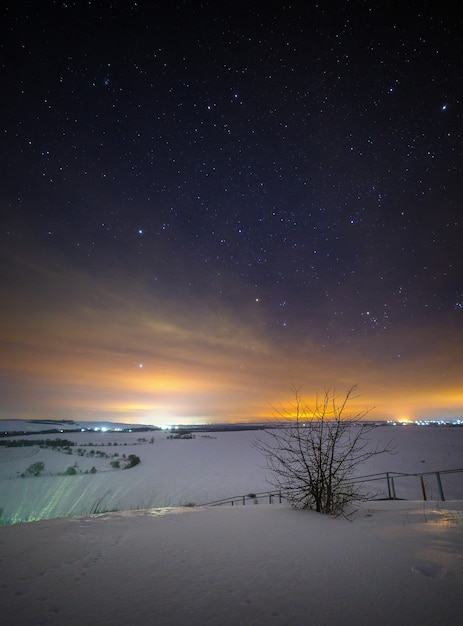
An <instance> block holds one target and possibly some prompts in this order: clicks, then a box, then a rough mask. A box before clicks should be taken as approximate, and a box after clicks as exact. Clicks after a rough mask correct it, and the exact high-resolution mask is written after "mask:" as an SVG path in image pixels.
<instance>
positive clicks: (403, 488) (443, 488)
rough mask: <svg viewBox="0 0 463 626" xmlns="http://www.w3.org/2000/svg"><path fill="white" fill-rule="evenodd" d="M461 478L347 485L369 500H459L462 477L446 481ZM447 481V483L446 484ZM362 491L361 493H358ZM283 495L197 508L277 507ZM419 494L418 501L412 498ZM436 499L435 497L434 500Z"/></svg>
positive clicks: (398, 477)
mask: <svg viewBox="0 0 463 626" xmlns="http://www.w3.org/2000/svg"><path fill="white" fill-rule="evenodd" d="M457 475H463V468H459V469H451V470H440V471H437V472H435V471H433V472H418V473H415V474H407V473H404V472H381V473H379V474H368V475H367V476H358V477H355V478H353V479H352V480H351V481H350V482H351V484H355V485H359V491H360V492H362V491H363V492H364V493H363V495H364V496H365V497H366V498H367V499H369V500H418V499H422V500H428V499H431V500H442V501H445V499H446V497H447V499H453V500H463V476H458V479H457V480H453V481H448V480H447V479H448V478H450V477H454V476H457ZM446 481H447V482H446ZM373 484H375V485H378V487H377V488H376V492H375V493H370V492H369V491H368V488H369V487H370V485H372V486H375V485H373ZM362 487H364V488H365V489H363V490H362ZM287 493H288V492H287V491H286V492H285V491H275V490H273V491H261V492H259V493H248V494H247V495H244V496H233V497H231V498H223V499H221V500H214V501H213V502H206V503H205V504H203V505H201V506H221V505H223V504H231V505H232V506H233V505H235V504H240V505H245V504H246V503H252V504H258V503H259V502H262V501H265V502H268V504H273V503H274V502H278V503H279V504H281V503H282V502H283V500H286V499H287V498H286V494H287ZM417 494H419V497H416V495H417ZM435 496H437V497H435Z"/></svg>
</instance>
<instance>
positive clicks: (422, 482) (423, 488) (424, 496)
mask: <svg viewBox="0 0 463 626" xmlns="http://www.w3.org/2000/svg"><path fill="white" fill-rule="evenodd" d="M420 481H421V491H422V492H423V500H427V497H426V489H425V486H424V478H423V474H420Z"/></svg>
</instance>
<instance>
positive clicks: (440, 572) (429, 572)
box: [412, 561, 447, 578]
mask: <svg viewBox="0 0 463 626" xmlns="http://www.w3.org/2000/svg"><path fill="white" fill-rule="evenodd" d="M412 572H415V574H423V576H427V577H428V578H444V576H446V575H447V569H446V568H445V567H443V566H442V565H440V564H439V563H433V562H432V561H426V562H424V563H416V564H415V565H412Z"/></svg>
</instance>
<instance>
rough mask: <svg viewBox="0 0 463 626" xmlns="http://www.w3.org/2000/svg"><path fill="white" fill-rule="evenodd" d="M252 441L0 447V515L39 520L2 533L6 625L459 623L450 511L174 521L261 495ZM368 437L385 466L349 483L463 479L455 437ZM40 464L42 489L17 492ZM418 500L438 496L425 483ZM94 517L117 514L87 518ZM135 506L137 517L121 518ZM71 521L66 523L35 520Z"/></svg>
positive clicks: (397, 433) (458, 517) (246, 435)
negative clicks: (433, 475)
mask: <svg viewBox="0 0 463 626" xmlns="http://www.w3.org/2000/svg"><path fill="white" fill-rule="evenodd" d="M256 434H258V433H256V432H249V431H245V432H226V433H215V434H208V436H207V437H203V436H201V434H200V433H198V434H196V438H195V439H190V440H169V439H167V435H166V434H165V433H132V434H122V433H118V434H115V433H99V434H95V433H72V434H71V435H66V437H67V438H69V439H71V440H72V441H75V442H76V444H77V446H75V449H74V448H73V449H72V452H73V454H71V455H69V454H65V453H63V452H58V451H56V450H51V449H50V448H46V449H42V448H38V447H32V448H3V447H1V448H0V507H3V515H4V517H5V518H13V521H15V519H16V521H17V520H18V519H27V518H31V519H37V518H39V517H42V518H43V519H42V520H41V521H36V522H33V523H27V524H25V523H23V524H15V525H10V526H2V527H0V562H1V568H0V606H1V612H2V619H4V620H5V623H8V624H13V623H14V624H15V625H16V624H17V625H21V626H22V625H24V626H28V625H34V626H35V625H39V624H48V625H50V626H53V625H62V624H67V625H74V624H76V625H77V624H79V625H80V624H85V623H92V624H96V625H100V624H101V625H103V624H108V625H118V624H132V625H138V624H150V623H153V624H160V625H164V624H166V625H167V624H172V625H173V624H176V625H177V624H186V623H188V624H201V625H204V624H211V625H216V624H220V625H226V624H230V625H232V624H240V625H251V624H256V625H260V624H265V625H267V624H281V625H283V624H287V625H291V626H293V625H295V626H298V625H302V624H304V625H307V624H310V625H311V624H317V625H319V624H326V625H333V626H335V625H338V624H398V625H400V624H407V625H408V624H420V626H426V625H428V624H445V625H447V626H451V625H453V624H455V625H456V624H460V623H461V615H462V611H463V502H462V501H446V502H441V501H436V500H428V501H427V502H422V501H421V502H419V501H412V500H407V501H405V500H404V501H382V502H368V503H365V504H363V505H362V506H361V507H360V508H359V510H358V511H357V513H356V514H355V515H354V516H353V518H352V519H351V520H349V521H347V520H345V519H343V518H338V519H333V518H326V517H323V516H320V515H318V514H316V513H313V512H308V511H295V510H292V509H290V508H288V507H287V506H285V505H284V504H283V505H278V504H272V505H269V504H264V503H260V504H258V505H254V504H251V503H250V501H248V503H247V505H246V506H233V507H232V506H222V507H205V508H199V507H196V508H191V507H183V508H177V507H178V506H179V505H182V504H183V505H185V504H188V503H191V502H194V503H196V504H200V503H203V502H208V501H210V500H215V499H217V498H221V497H227V496H233V495H240V494H247V493H251V492H254V493H255V492H259V491H264V490H267V489H268V488H269V485H268V484H267V482H266V477H265V470H264V469H263V468H262V467H261V466H262V464H263V463H262V458H261V456H260V454H259V453H258V451H257V450H256V449H255V448H254V447H253V445H252V443H253V440H254V438H255V436H256ZM31 437H33V438H35V439H42V438H44V437H43V436H41V435H33V436H31ZM54 437H55V436H54V435H53V436H51V437H50V438H54ZM151 437H154V440H153V443H151V442H150V441H151ZM143 438H144V439H146V441H142V440H141V439H143ZM375 438H379V439H380V440H381V441H382V442H383V443H386V442H387V441H389V440H392V441H393V442H394V443H395V445H396V449H397V452H396V454H395V455H394V456H385V457H379V458H376V459H375V460H374V463H372V464H371V465H370V466H364V467H363V468H361V471H360V473H361V474H369V473H374V472H382V471H403V472H420V471H434V470H443V469H451V468H457V467H461V466H463V462H462V461H463V429H460V428H438V429H434V428H429V427H422V428H415V427H400V428H399V427H396V428H393V427H381V428H379V429H377V430H376V431H375V434H374V436H373V440H374V439H375ZM89 443H93V444H95V445H93V446H89V445H88V444H89ZM110 443H111V445H109V444H110ZM116 443H117V444H118V445H117V446H116V445H115V444H116ZM96 444H98V445H96ZM103 444H104V445H103ZM125 444H127V445H125ZM77 447H79V448H80V449H81V450H83V451H84V455H83V456H81V455H78V454H77V452H76V450H77ZM90 450H94V451H96V450H100V451H102V452H105V453H108V454H113V453H115V452H117V453H118V454H119V456H120V457H122V455H123V454H125V455H126V456H128V455H129V454H136V455H137V456H139V457H140V459H141V463H140V465H137V466H136V467H134V468H132V469H130V470H116V469H112V468H111V466H110V458H107V457H99V456H98V457H97V456H96V455H95V454H93V455H91V456H87V455H86V453H87V452H88V451H90ZM111 458H112V457H111ZM114 458H115V457H114ZM37 461H41V462H43V463H44V464H45V469H44V472H43V475H42V476H39V477H29V478H21V477H20V474H21V473H23V472H24V471H25V470H26V469H27V467H29V466H30V465H31V464H32V463H34V462H37ZM76 462H77V464H78V467H77V468H76V470H77V472H85V471H86V470H90V469H91V467H93V466H95V468H96V470H97V472H96V473H93V474H86V473H81V474H79V473H77V474H76V475H74V476H63V475H60V474H61V473H63V472H64V471H66V469H67V467H69V466H72V465H74V464H75V463H76ZM456 477H457V478H458V480H457V482H454V484H453V483H452V485H450V484H449V485H445V488H446V489H450V487H452V488H456V489H458V488H459V487H460V488H461V482H462V477H463V474H461V475H460V474H458V475H456ZM454 478H455V477H454ZM416 480H417V479H416ZM417 482H419V481H417ZM414 489H415V487H414V486H412V485H407V486H405V487H404V488H403V491H404V493H403V494H399V495H402V496H404V497H405V492H406V491H407V492H410V494H411V492H412V491H413V490H414ZM433 489H434V491H433ZM428 491H433V494H432V495H433V497H436V491H435V488H434V487H433V485H432V484H431V482H430V484H429V485H428ZM419 493H420V487H419V485H418V487H417V496H416V497H419ZM407 495H408V494H407ZM412 497H414V496H412ZM458 497H460V496H458ZM96 506H99V508H100V510H106V509H113V508H117V509H119V511H117V512H113V513H102V514H100V515H91V516H88V515H86V513H89V512H91V511H92V510H94V509H95V507H96ZM133 507H138V508H139V509H142V510H135V511H127V510H125V509H128V508H133ZM161 507H163V508H161ZM169 507H173V508H169ZM70 513H74V515H76V517H67V518H60V519H45V518H47V517H48V518H52V517H56V516H58V515H68V514H70Z"/></svg>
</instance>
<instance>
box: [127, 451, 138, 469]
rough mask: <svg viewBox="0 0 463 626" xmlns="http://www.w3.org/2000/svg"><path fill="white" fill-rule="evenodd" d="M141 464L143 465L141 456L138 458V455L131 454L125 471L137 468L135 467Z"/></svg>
mask: <svg viewBox="0 0 463 626" xmlns="http://www.w3.org/2000/svg"><path fill="white" fill-rule="evenodd" d="M139 463H141V460H140V457H139V456H137V455H136V454H129V456H128V457H127V463H126V464H125V466H124V469H130V468H131V467H135V465H138V464H139Z"/></svg>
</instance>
